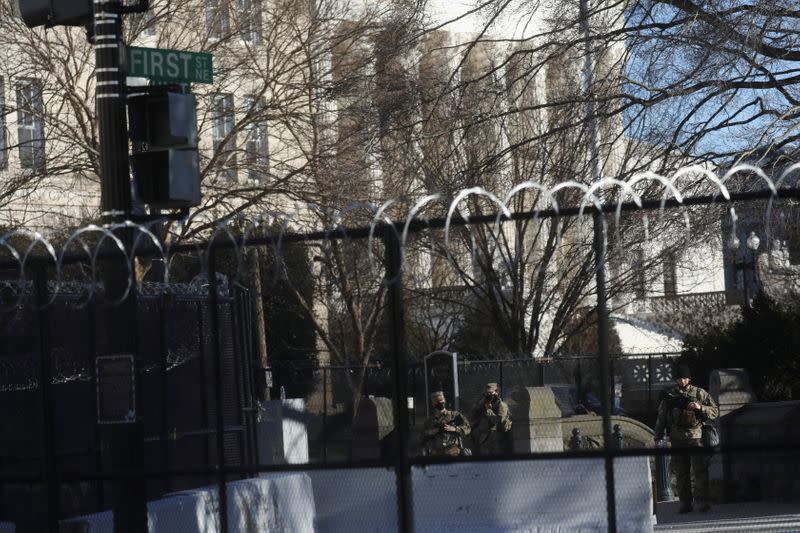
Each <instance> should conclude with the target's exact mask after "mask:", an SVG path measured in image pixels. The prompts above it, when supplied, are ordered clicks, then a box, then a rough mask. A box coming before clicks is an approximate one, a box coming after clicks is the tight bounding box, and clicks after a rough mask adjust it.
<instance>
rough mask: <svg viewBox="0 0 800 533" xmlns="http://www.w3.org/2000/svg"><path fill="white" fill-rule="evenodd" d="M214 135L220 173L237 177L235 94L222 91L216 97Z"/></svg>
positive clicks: (229, 177)
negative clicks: (234, 131) (232, 133)
mask: <svg viewBox="0 0 800 533" xmlns="http://www.w3.org/2000/svg"><path fill="white" fill-rule="evenodd" d="M213 117H214V118H213V127H212V137H213V142H214V153H215V154H216V155H217V164H218V166H219V168H221V169H223V170H222V172H221V173H220V174H221V175H222V176H224V177H226V178H228V179H234V178H235V177H236V137H235V136H234V135H231V132H232V131H233V123H234V119H235V116H234V110H233V95H231V94H225V93H221V94H218V95H216V96H215V97H214V115H213Z"/></svg>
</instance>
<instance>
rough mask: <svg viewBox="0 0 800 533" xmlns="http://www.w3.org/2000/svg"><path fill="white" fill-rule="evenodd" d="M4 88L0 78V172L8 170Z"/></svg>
mask: <svg viewBox="0 0 800 533" xmlns="http://www.w3.org/2000/svg"><path fill="white" fill-rule="evenodd" d="M6 113H7V110H6V86H5V84H4V83H3V78H0V170H5V169H6V168H8V138H7V137H6Z"/></svg>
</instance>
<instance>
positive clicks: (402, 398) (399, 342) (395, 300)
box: [383, 227, 414, 533]
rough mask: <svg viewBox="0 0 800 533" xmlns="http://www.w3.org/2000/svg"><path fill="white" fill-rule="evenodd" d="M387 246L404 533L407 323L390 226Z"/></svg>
mask: <svg viewBox="0 0 800 533" xmlns="http://www.w3.org/2000/svg"><path fill="white" fill-rule="evenodd" d="M383 242H384V245H385V247H386V280H387V281H388V282H390V283H391V284H390V286H389V294H388V296H389V318H390V322H389V323H390V324H391V325H392V328H391V329H392V356H393V362H394V368H393V370H394V376H393V377H394V413H395V428H396V430H397V443H398V447H397V453H396V454H395V458H396V461H395V476H396V480H397V508H398V509H397V511H398V512H397V525H398V530H399V531H401V532H403V533H406V532H409V533H410V532H413V531H414V507H413V506H414V498H413V493H412V491H411V464H410V462H409V460H408V442H409V438H408V437H409V435H408V433H409V429H408V400H407V398H408V391H407V383H406V379H407V377H408V359H407V353H406V323H405V315H404V309H403V282H402V277H401V270H400V269H401V267H402V265H401V263H400V261H401V257H402V256H401V253H400V239H399V238H398V236H397V233H396V232H395V231H394V229H393V228H391V227H386V228H385V231H384V234H383Z"/></svg>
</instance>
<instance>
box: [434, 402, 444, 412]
mask: <svg viewBox="0 0 800 533" xmlns="http://www.w3.org/2000/svg"><path fill="white" fill-rule="evenodd" d="M435 407H436V409H438V410H439V411H443V410H444V402H436V404H435Z"/></svg>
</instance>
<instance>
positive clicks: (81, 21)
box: [12, 0, 92, 28]
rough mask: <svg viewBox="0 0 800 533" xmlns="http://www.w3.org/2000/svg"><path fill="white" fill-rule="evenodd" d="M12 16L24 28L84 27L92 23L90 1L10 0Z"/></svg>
mask: <svg viewBox="0 0 800 533" xmlns="http://www.w3.org/2000/svg"><path fill="white" fill-rule="evenodd" d="M12 5H13V8H14V14H15V15H16V16H17V17H18V18H21V19H22V21H23V22H24V23H25V25H26V26H28V27H29V28H35V27H37V26H45V27H48V28H50V27H52V26H86V25H87V24H91V22H92V2H91V0H12Z"/></svg>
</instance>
